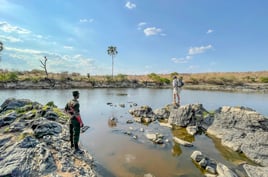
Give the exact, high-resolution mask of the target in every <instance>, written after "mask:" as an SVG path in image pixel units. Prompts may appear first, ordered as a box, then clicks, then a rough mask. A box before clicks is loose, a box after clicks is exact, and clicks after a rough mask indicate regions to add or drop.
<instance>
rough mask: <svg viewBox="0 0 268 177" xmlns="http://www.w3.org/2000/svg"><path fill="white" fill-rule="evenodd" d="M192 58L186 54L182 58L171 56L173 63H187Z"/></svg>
mask: <svg viewBox="0 0 268 177" xmlns="http://www.w3.org/2000/svg"><path fill="white" fill-rule="evenodd" d="M191 58H192V56H189V55H188V56H186V57H184V58H175V57H174V58H171V61H173V62H174V63H188V61H189V60H190V59H191Z"/></svg>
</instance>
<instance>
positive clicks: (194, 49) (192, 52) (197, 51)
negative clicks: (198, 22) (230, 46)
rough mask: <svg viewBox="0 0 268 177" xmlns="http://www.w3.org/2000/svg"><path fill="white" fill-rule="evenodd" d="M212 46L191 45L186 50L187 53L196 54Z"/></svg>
mask: <svg viewBox="0 0 268 177" xmlns="http://www.w3.org/2000/svg"><path fill="white" fill-rule="evenodd" d="M211 48H212V45H210V44H209V45H207V46H200V47H191V48H190V49H189V51H188V54H189V55H196V54H200V53H204V52H205V51H207V50H209V49H211Z"/></svg>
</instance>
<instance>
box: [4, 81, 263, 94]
mask: <svg viewBox="0 0 268 177" xmlns="http://www.w3.org/2000/svg"><path fill="white" fill-rule="evenodd" d="M71 88H81V89H83V88H171V84H159V83H156V82H146V81H142V82H139V81H129V80H126V81H114V82H111V81H110V82H105V81H99V82H96V81H94V82H93V81H72V80H48V79H43V80H40V81H31V80H26V81H16V82H1V83H0V89H71ZM183 88H184V89H191V90H208V91H231V92H235V91H239V92H261V93H268V84H267V83H254V84H253V83H244V84H240V85H234V84H232V83H230V84H224V85H212V84H192V83H185V86H184V87H183Z"/></svg>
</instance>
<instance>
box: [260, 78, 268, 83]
mask: <svg viewBox="0 0 268 177" xmlns="http://www.w3.org/2000/svg"><path fill="white" fill-rule="evenodd" d="M260 81H261V83H268V77H260Z"/></svg>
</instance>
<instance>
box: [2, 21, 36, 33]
mask: <svg viewBox="0 0 268 177" xmlns="http://www.w3.org/2000/svg"><path fill="white" fill-rule="evenodd" d="M0 30H2V31H4V32H7V33H12V32H15V33H18V34H29V33H31V31H29V30H27V29H24V28H20V27H18V26H12V25H10V24H9V23H7V22H5V21H0Z"/></svg>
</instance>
